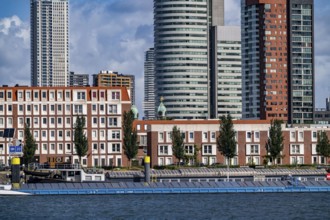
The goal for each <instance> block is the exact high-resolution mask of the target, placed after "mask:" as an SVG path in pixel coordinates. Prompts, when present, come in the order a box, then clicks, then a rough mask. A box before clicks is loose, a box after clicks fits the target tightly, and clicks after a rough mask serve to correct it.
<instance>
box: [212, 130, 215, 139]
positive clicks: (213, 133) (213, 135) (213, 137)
mask: <svg viewBox="0 0 330 220" xmlns="http://www.w3.org/2000/svg"><path fill="white" fill-rule="evenodd" d="M211 140H212V141H215V132H214V131H212V132H211Z"/></svg>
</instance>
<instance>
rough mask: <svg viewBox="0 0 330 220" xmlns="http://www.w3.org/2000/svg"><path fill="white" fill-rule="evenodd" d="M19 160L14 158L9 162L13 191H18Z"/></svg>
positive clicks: (19, 180) (19, 179)
mask: <svg viewBox="0 0 330 220" xmlns="http://www.w3.org/2000/svg"><path fill="white" fill-rule="evenodd" d="M20 164H21V163H20V159H19V158H18V157H14V158H13V159H12V160H11V183H12V187H13V189H19V188H20V182H21V175H20V172H21V169H20Z"/></svg>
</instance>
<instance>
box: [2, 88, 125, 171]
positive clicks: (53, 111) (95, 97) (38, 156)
mask: <svg viewBox="0 0 330 220" xmlns="http://www.w3.org/2000/svg"><path fill="white" fill-rule="evenodd" d="M130 108H131V103H130V99H129V96H128V92H127V90H126V88H124V87H26V86H16V87H0V133H1V132H2V133H3V131H4V129H6V128H14V129H15V133H14V136H13V138H3V137H2V136H1V137H0V164H1V163H2V164H8V163H9V159H10V155H9V147H10V146H11V145H12V144H14V143H15V141H16V140H21V141H22V142H23V145H24V126H25V124H28V125H29V126H30V129H31V133H32V134H33V137H34V138H35V140H36V144H37V150H36V153H35V161H36V162H41V163H43V162H46V161H47V157H58V158H60V159H59V160H65V161H67V162H72V163H77V162H78V156H77V155H76V152H75V146H74V143H73V136H74V135H73V133H74V124H75V121H76V117H77V115H82V116H85V118H86V129H85V134H86V135H87V138H88V146H89V148H88V153H87V155H86V156H85V157H83V158H82V164H83V165H84V166H123V165H125V166H126V164H127V160H126V157H124V156H123V155H124V152H123V148H122V114H123V112H124V111H129V110H130Z"/></svg>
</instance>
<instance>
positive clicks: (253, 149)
mask: <svg viewBox="0 0 330 220" xmlns="http://www.w3.org/2000/svg"><path fill="white" fill-rule="evenodd" d="M250 147H251V148H250V154H259V145H257V144H251V145H250Z"/></svg>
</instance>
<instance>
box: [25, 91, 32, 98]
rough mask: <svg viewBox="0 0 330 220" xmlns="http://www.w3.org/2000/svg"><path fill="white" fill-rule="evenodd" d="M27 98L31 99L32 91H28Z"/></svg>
mask: <svg viewBox="0 0 330 220" xmlns="http://www.w3.org/2000/svg"><path fill="white" fill-rule="evenodd" d="M26 99H27V100H30V99H31V92H26Z"/></svg>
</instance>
